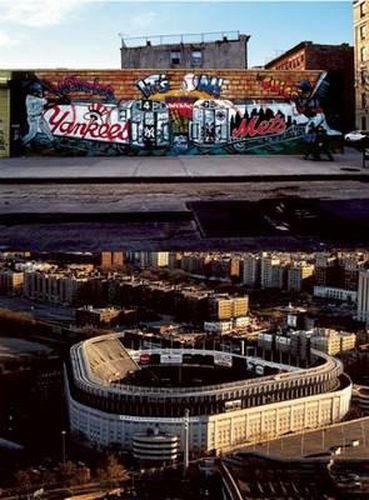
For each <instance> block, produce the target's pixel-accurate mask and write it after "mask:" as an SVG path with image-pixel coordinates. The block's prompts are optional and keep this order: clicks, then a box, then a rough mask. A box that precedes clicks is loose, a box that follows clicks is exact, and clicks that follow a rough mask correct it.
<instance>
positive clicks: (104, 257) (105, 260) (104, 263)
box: [100, 252, 112, 269]
mask: <svg viewBox="0 0 369 500" xmlns="http://www.w3.org/2000/svg"><path fill="white" fill-rule="evenodd" d="M111 262H112V261H111V252H101V258H100V266H101V267H102V268H105V269H107V268H111Z"/></svg>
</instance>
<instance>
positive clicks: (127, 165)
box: [0, 150, 369, 184]
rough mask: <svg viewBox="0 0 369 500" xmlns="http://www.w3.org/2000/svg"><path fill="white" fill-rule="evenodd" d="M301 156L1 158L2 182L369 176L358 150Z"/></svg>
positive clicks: (169, 181) (97, 181) (181, 180)
mask: <svg viewBox="0 0 369 500" xmlns="http://www.w3.org/2000/svg"><path fill="white" fill-rule="evenodd" d="M335 159H336V161H334V162H329V161H311V160H308V161H306V160H303V158H302V157H301V156H279V155H273V156H251V155H250V156H245V155H240V156H234V155H229V156H206V155H204V156H192V157H190V156H178V157H68V158H55V157H26V158H10V159H4V160H0V183H1V184H10V183H48V182H51V183H99V182H104V183H142V182H147V183H179V182H184V183H190V182H265V181H270V182H272V181H280V180H282V181H291V180H307V181H308V180H310V181H311V180H334V179H336V180H343V179H353V180H359V179H361V178H362V179H365V180H366V179H369V168H368V169H362V165H361V155H360V154H359V153H358V152H356V151H351V150H349V151H347V152H346V153H345V154H343V155H342V154H341V155H335Z"/></svg>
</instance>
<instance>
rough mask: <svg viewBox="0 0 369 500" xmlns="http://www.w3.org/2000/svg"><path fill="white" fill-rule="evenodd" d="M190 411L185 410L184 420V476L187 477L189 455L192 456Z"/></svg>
mask: <svg viewBox="0 0 369 500" xmlns="http://www.w3.org/2000/svg"><path fill="white" fill-rule="evenodd" d="M189 430H190V410H189V409H188V408H186V409H185V412H184V418H183V434H184V435H183V476H186V474H187V470H188V466H189V455H190V439H189V437H190V436H189Z"/></svg>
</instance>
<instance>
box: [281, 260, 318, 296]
mask: <svg viewBox="0 0 369 500" xmlns="http://www.w3.org/2000/svg"><path fill="white" fill-rule="evenodd" d="M313 274H314V266H313V265H312V264H309V263H307V262H305V261H300V262H295V263H294V264H292V266H291V267H290V268H288V271H287V288H288V290H295V291H301V290H303V289H304V288H305V287H306V285H307V282H308V280H309V278H312V276H313Z"/></svg>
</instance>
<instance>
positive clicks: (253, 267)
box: [242, 254, 260, 287]
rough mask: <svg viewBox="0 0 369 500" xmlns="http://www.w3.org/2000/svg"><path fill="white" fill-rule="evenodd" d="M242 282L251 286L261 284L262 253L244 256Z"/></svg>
mask: <svg viewBox="0 0 369 500" xmlns="http://www.w3.org/2000/svg"><path fill="white" fill-rule="evenodd" d="M242 283H243V284H244V285H246V286H249V287H257V286H258V285H259V284H260V255H257V254H247V255H245V256H244V259H243V274H242Z"/></svg>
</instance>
